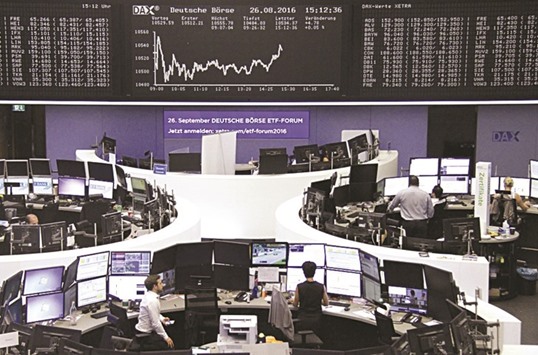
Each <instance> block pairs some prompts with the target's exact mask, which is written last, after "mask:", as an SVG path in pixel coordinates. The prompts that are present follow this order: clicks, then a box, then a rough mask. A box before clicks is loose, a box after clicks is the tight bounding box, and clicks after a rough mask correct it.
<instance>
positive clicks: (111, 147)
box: [101, 134, 116, 154]
mask: <svg viewBox="0 0 538 355" xmlns="http://www.w3.org/2000/svg"><path fill="white" fill-rule="evenodd" d="M101 147H102V149H103V154H108V153H116V140H115V139H114V138H110V137H107V136H106V134H105V135H104V136H103V138H101Z"/></svg>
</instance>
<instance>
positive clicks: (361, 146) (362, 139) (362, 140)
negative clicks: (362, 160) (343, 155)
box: [347, 133, 369, 156]
mask: <svg viewBox="0 0 538 355" xmlns="http://www.w3.org/2000/svg"><path fill="white" fill-rule="evenodd" d="M368 145H369V143H368V136H367V135H366V133H363V134H359V135H358V136H355V137H353V138H351V139H348V140H347V146H348V147H349V154H350V156H354V155H357V154H359V153H360V152H364V151H367V150H368Z"/></svg>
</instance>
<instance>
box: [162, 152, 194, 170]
mask: <svg viewBox="0 0 538 355" xmlns="http://www.w3.org/2000/svg"><path fill="white" fill-rule="evenodd" d="M168 170H169V171H171V172H200V171H201V170H202V154H201V153H171V154H168Z"/></svg>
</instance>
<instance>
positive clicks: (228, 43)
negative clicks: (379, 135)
mask: <svg viewBox="0 0 538 355" xmlns="http://www.w3.org/2000/svg"><path fill="white" fill-rule="evenodd" d="M537 88H538V3H537V2H536V1H532V0H525V1H517V0H516V1H510V2H508V1H503V0H495V1H476V0H468V1H461V0H453V1H439V0H410V1H395V0H390V1H380V0H370V1H368V0H363V1H352V0H331V1H318V0H309V1H299V0H289V1H286V2H279V3H278V4H276V3H275V2H271V1H256V0H251V1H245V0H236V1H228V2H226V1H222V0H218V1H217V0H208V1H206V2H200V1H190V2H189V1H169V0H163V1H159V2H156V1H119V0H109V1H105V0H102V1H89V2H84V1H79V0H70V1H67V0H59V1H54V2H50V1H43V0H35V1H28V0H23V1H18V2H2V3H0V99H4V100H9V99H12V100H16V99H29V100H50V99H60V100H89V101H92V100H95V101H99V100H118V101H132V100H136V101H193V102H196V101H307V102H308V101H413V100H415V101H419V100H420V101H424V100H438V101H448V100H506V99H520V100H523V99H535V98H536V95H534V92H535V91H536V89H537Z"/></svg>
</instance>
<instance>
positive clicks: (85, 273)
mask: <svg viewBox="0 0 538 355" xmlns="http://www.w3.org/2000/svg"><path fill="white" fill-rule="evenodd" d="M109 256H110V253H109V252H108V251H105V252H102V253H96V254H91V255H83V256H79V257H78V261H77V281H81V280H86V279H90V278H94V277H99V276H106V275H107V273H108V259H109Z"/></svg>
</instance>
